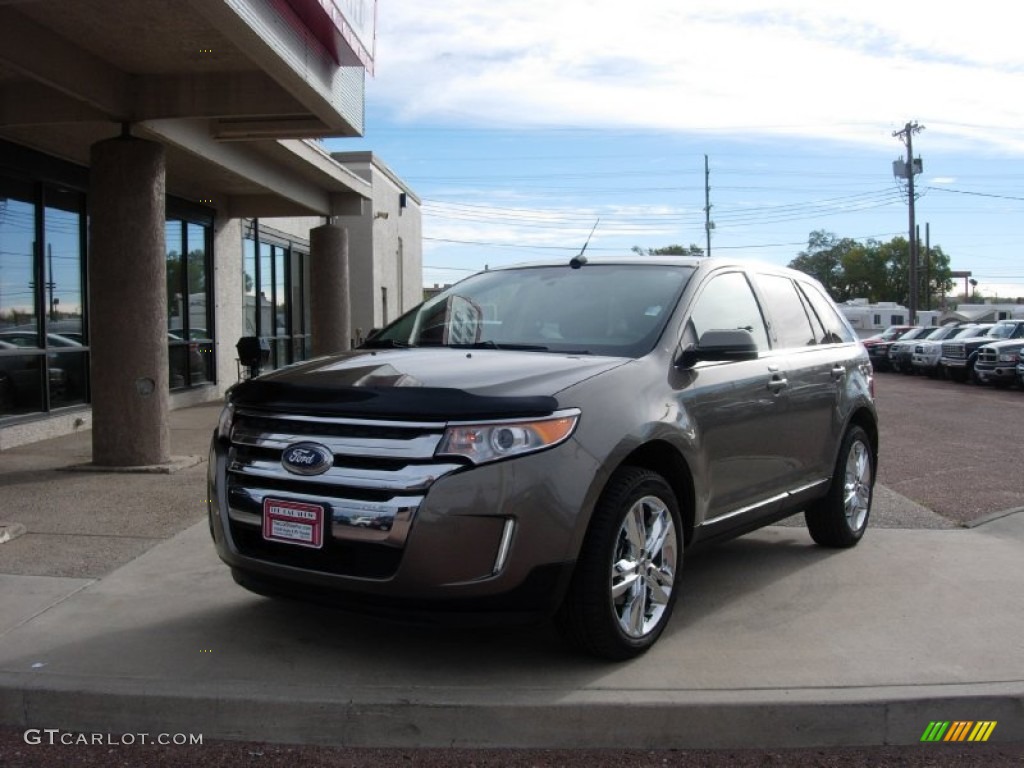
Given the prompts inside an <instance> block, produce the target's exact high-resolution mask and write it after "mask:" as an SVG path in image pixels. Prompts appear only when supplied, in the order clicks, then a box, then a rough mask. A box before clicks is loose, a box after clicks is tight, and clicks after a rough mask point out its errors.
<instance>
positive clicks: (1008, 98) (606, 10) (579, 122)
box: [368, 0, 1024, 153]
mask: <svg viewBox="0 0 1024 768" xmlns="http://www.w3.org/2000/svg"><path fill="white" fill-rule="evenodd" d="M1010 8H1011V6H1010V5H1008V4H1004V3H1001V2H1000V3H995V2H992V0H979V1H977V2H974V3H971V5H970V7H969V9H966V10H965V8H964V7H963V6H957V5H953V4H947V3H942V4H935V3H924V2H905V3H891V2H885V3H883V2H880V1H879V0H861V1H860V2H847V1H844V2H837V1H833V2H826V3H823V2H820V0H819V1H818V2H813V3H812V2H803V0H788V1H787V0H780V1H779V2H772V3H764V2H755V1H754V0H731V1H730V2H729V3H728V4H724V3H721V2H718V1H717V0H716V1H714V2H712V1H711V0H687V2H685V3H681V2H679V1H678V0H647V2H645V3H644V4H643V5H642V6H640V5H632V6H629V5H626V4H623V3H614V4H613V3H611V2H593V1H591V2H587V1H586V0H562V2H559V3H557V4H555V3H550V2H541V0H520V2H517V3H515V4H507V3H481V2H479V1H478V0H473V1H472V2H469V0H452V1H451V2H447V3H429V4H425V3H420V2H413V1H412V0H382V2H381V4H380V8H379V10H378V17H379V26H378V42H377V75H376V78H375V79H374V80H372V81H370V83H369V84H368V91H369V93H370V94H371V98H374V99H376V100H377V101H378V102H379V103H384V104H386V105H388V106H389V107H390V108H391V109H393V110H394V111H395V112H396V113H397V114H398V115H400V116H401V117H402V118H403V119H405V120H408V121H410V122H423V121H442V120H451V119H458V120H459V121H460V122H462V123H464V124H465V123H469V124H474V123H475V124H487V125H501V126H503V127H513V128H515V127H523V126H566V125H571V126H601V127H615V126H620V127H631V128H636V127H639V128H651V129H659V130H667V131H675V130H678V131H686V132H715V133H718V134H722V133H728V132H734V133H737V134H739V135H751V134H762V135H763V134H778V135H796V136H807V137H812V136H813V137H821V136H823V135H829V136H831V137H832V138H838V139H846V140H850V141H855V142H859V143H871V144H877V145H885V146H891V144H892V136H891V134H892V131H893V130H895V129H897V128H900V127H902V125H903V123H904V122H906V121H907V120H918V121H920V122H921V123H922V124H924V125H926V126H927V127H928V129H929V141H930V143H931V146H932V147H933V148H938V147H940V146H942V145H948V146H955V145H957V144H963V143H983V144H984V143H987V144H991V145H994V146H997V147H1000V148H1001V149H1002V150H1004V151H1012V152H1016V153H1024V136H1022V135H1021V131H1020V126H1021V125H1022V124H1024V100H1022V99H1020V98H1018V97H1017V94H1018V93H1019V92H1020V91H1021V85H1022V74H1024V53H1022V49H1021V47H1020V45H1019V30H1018V29H1017V25H1015V24H1013V23H1010V22H1011V21H1012V20H1011V19H1009V18H1007V15H1008V14H1010V13H1012V11H1010Z"/></svg>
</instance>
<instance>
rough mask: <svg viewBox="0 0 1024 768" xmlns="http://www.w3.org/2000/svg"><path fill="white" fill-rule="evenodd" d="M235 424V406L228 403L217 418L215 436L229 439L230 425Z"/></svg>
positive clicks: (220, 438)
mask: <svg viewBox="0 0 1024 768" xmlns="http://www.w3.org/2000/svg"><path fill="white" fill-rule="evenodd" d="M234 425H235V406H233V405H232V404H231V403H228V404H227V405H225V406H224V408H223V409H222V410H221V412H220V418H219V419H218V420H217V438H218V439H219V440H230V439H231V427H233V426H234Z"/></svg>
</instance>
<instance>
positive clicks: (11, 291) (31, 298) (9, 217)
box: [0, 179, 38, 346]
mask: <svg viewBox="0 0 1024 768" xmlns="http://www.w3.org/2000/svg"><path fill="white" fill-rule="evenodd" d="M34 197H35V195H34V193H33V189H32V185H31V184H28V183H22V182H17V181H13V180H8V179H0V334H2V333H3V332H6V331H11V330H24V329H35V328H37V327H38V326H37V323H36V309H37V306H36V304H37V302H36V290H35V285H36V258H35V244H36V206H35V201H34ZM2 339H3V336H0V340H2ZM18 346H23V345H21V344H19V345H18Z"/></svg>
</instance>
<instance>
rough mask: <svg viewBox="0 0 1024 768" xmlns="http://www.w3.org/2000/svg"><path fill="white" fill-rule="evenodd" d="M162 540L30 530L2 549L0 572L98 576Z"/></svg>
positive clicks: (56, 575)
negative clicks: (48, 532)
mask: <svg viewBox="0 0 1024 768" xmlns="http://www.w3.org/2000/svg"><path fill="white" fill-rule="evenodd" d="M159 542H160V539H155V538H142V537H131V536H101V535H66V534H45V533H32V532H29V533H27V534H25V535H24V536H22V537H20V538H18V539H16V540H15V541H11V542H8V543H6V544H4V545H3V549H0V572H2V573H4V574H11V575H14V574H16V575H22V576H53V577H67V578H75V579H97V578H100V577H102V576H104V575H106V574H107V573H109V572H110V571H111V570H113V569H115V568H118V567H120V566H122V565H124V564H125V563H128V562H131V561H132V560H134V559H135V558H137V557H138V556H139V555H141V554H143V553H144V552H146V551H147V550H149V549H151V548H152V547H153V546H154V545H156V544H157V543H159Z"/></svg>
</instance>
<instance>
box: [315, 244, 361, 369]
mask: <svg viewBox="0 0 1024 768" xmlns="http://www.w3.org/2000/svg"><path fill="white" fill-rule="evenodd" d="M309 282H310V283H311V285H310V290H309V299H310V316H311V319H312V325H313V327H312V328H311V329H310V332H311V333H312V335H313V356H314V357H317V356H319V355H329V354H331V353H333V352H341V351H343V350H346V349H349V348H350V347H351V346H352V345H351V338H352V307H351V303H350V299H349V274H348V230H347V229H346V228H345V227H342V226H340V225H338V224H324V225H323V226H320V227H316V228H314V229H312V230H310V233H309Z"/></svg>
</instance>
